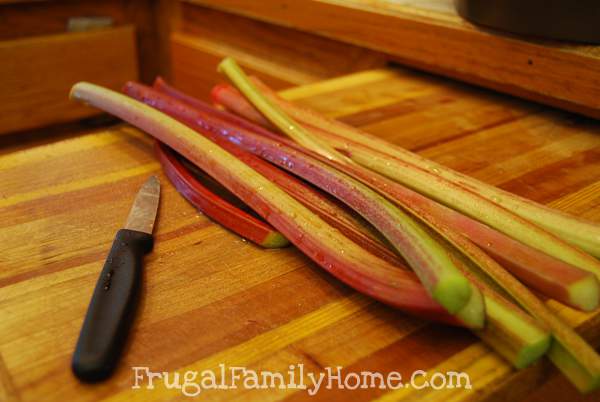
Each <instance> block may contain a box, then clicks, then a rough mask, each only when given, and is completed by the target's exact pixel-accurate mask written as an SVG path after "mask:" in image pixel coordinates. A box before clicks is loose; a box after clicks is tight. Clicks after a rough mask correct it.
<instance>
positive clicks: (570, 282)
mask: <svg viewBox="0 0 600 402" xmlns="http://www.w3.org/2000/svg"><path fill="white" fill-rule="evenodd" d="M171 90H172V91H173V89H171ZM267 93H269V92H267ZM212 94H213V98H214V99H215V100H216V101H217V102H219V103H223V104H224V105H225V106H226V107H227V108H228V109H231V110H234V111H235V112H237V113H244V116H245V117H247V118H250V119H253V120H255V121H257V122H259V123H260V122H261V121H262V120H264V119H263V118H258V117H257V115H258V113H257V111H256V109H251V105H250V104H248V103H247V101H246V100H245V99H244V98H243V97H242V95H241V94H240V93H239V92H237V91H236V90H235V89H233V88H231V87H225V86H220V87H219V88H218V90H213V92H212ZM272 96H274V95H272ZM282 102H283V101H282ZM285 105H287V103H286V104H285ZM295 107H296V106H294V105H292V106H286V110H288V109H293V108H295ZM294 110H295V109H294ZM244 128H246V129H251V130H253V131H255V132H257V133H260V134H261V135H265V136H267V137H269V138H273V135H272V134H270V133H267V134H265V132H264V130H261V129H260V128H252V127H249V123H248V122H246V123H245V125H244ZM310 130H314V131H316V134H317V135H319V136H321V137H324V138H327V137H332V136H334V134H332V133H328V132H324V131H323V130H321V129H317V128H314V127H311V128H310ZM390 146H391V145H390ZM338 169H342V170H344V169H345V165H338ZM345 170H346V173H349V172H348V171H347V169H345ZM374 177H375V176H373V175H364V174H363V175H361V178H360V179H361V180H364V179H365V178H367V179H370V180H371V185H375V186H376V187H378V188H382V187H385V188H386V189H387V190H388V191H391V190H392V188H394V194H393V195H392V197H393V198H400V199H402V200H404V202H405V203H407V204H409V205H418V206H420V207H421V209H422V210H423V211H422V213H424V214H427V215H433V216H434V217H435V219H437V220H439V221H440V222H442V223H443V224H444V225H446V226H449V227H452V228H453V229H455V230H457V231H458V232H460V233H461V234H463V235H464V236H466V237H468V238H469V239H470V240H471V241H473V242H474V243H476V244H477V245H478V246H480V247H482V248H483V249H484V250H486V251H487V252H489V253H490V254H491V255H493V256H494V257H495V258H497V259H498V260H499V261H501V262H502V263H503V264H504V265H505V266H506V267H507V268H509V269H510V270H511V272H512V273H513V274H515V275H517V276H518V277H519V279H521V280H523V281H524V282H525V283H527V284H528V285H530V286H532V287H534V288H535V289H537V290H539V291H541V292H542V293H543V294H545V295H547V296H549V297H552V298H555V299H557V300H559V301H562V302H563V303H566V304H568V305H571V306H573V307H575V308H578V309H582V310H585V311H590V310H593V309H595V308H596V307H597V306H598V299H599V290H598V289H599V286H598V283H597V280H596V277H595V276H594V275H593V273H591V272H588V271H584V270H582V269H578V268H577V267H574V266H573V265H570V264H567V263H566V262H564V261H561V260H559V259H557V258H554V257H551V256H549V255H547V254H545V253H543V252H541V251H539V250H537V249H535V248H532V247H529V246H527V245H525V244H523V243H520V242H518V241H515V240H513V239H512V238H510V237H509V236H507V235H506V234H503V233H501V232H498V231H496V230H495V229H492V228H490V227H488V226H487V225H484V224H482V223H480V222H478V221H476V220H474V219H472V218H469V217H468V216H465V215H462V214H461V213H458V212H456V211H454V210H452V209H450V208H447V207H445V206H443V205H441V204H438V203H437V202H435V201H433V200H430V199H428V198H427V197H424V196H423V195H421V194H419V193H417V192H415V191H412V190H410V189H408V188H406V187H401V186H395V187H394V184H393V182H391V183H390V182H389V180H385V179H383V178H379V179H377V180H375V179H374ZM373 180H375V181H373Z"/></svg>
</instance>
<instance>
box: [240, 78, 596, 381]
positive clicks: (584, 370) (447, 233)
mask: <svg viewBox="0 0 600 402" xmlns="http://www.w3.org/2000/svg"><path fill="white" fill-rule="evenodd" d="M234 82H235V81H234ZM242 92H244V89H243V88H242ZM244 94H245V95H247V94H246V93H244ZM255 97H256V94H255ZM252 99H253V98H250V100H251V101H252ZM263 106H264V105H263ZM259 110H261V112H263V113H264V110H262V109H261V108H260V107H259ZM272 113H279V112H278V111H273V110H271V111H270V113H269V114H266V115H267V117H269V118H270V117H271V114H272ZM270 120H271V121H273V119H271V118H270ZM278 127H279V125H278ZM279 128H281V127H279ZM239 131H240V132H241V131H243V130H239ZM234 136H235V137H236V139H235V140H236V142H238V143H241V138H240V137H241V136H240V135H235V134H234ZM269 141H271V140H269V139H266V138H264V139H263V144H265V143H266V144H268V142H269ZM267 147H268V145H267V146H265V148H267ZM252 149H258V150H259V152H262V153H263V154H265V156H267V157H268V154H276V152H274V151H273V150H269V151H268V152H264V151H263V150H262V149H259V148H258V147H256V145H254V146H253V148H252ZM309 152H310V151H309V150H307V151H306V153H309ZM294 156H296V155H294ZM317 156H318V157H321V160H322V161H325V162H326V163H329V164H331V165H333V166H336V167H338V168H339V169H340V170H343V169H355V170H356V172H357V173H358V174H363V175H365V176H367V177H375V178H377V177H378V176H377V175H376V173H374V172H371V173H369V174H368V173H365V171H364V170H363V169H356V168H355V167H354V166H353V165H351V164H345V163H339V162H337V161H334V160H331V159H330V158H322V155H317ZM371 157H373V154H371ZM288 159H289V155H288ZM298 159H302V158H301V157H300V158H298ZM296 160H297V159H295V160H294V162H296ZM363 162H364V164H365V165H367V166H369V165H372V163H371V162H366V159H365V160H363ZM293 166H295V163H294V165H293ZM378 167H379V168H378V169H374V170H375V171H382V170H383V172H382V173H384V174H385V171H386V170H385V168H384V167H380V166H378ZM342 168H343V169H342ZM403 168H404V169H405V170H407V171H410V174H412V175H414V176H416V177H417V178H416V181H417V182H421V181H425V180H431V181H433V183H434V184H436V185H437V187H439V188H441V189H443V190H444V191H446V192H449V193H451V194H450V195H449V197H450V198H452V197H455V198H456V199H457V200H460V201H462V202H467V205H468V206H469V208H481V209H483V210H484V211H485V212H486V213H489V214H492V215H494V214H497V215H500V216H501V217H503V218H504V219H507V218H511V216H510V213H509V212H508V211H506V210H504V209H503V208H502V207H499V206H497V205H496V204H494V203H486V202H480V200H478V199H475V197H476V195H475V194H472V193H470V192H469V191H462V190H461V189H460V188H458V186H454V185H453V183H450V182H446V181H444V180H440V179H439V178H437V177H436V176H433V177H430V175H427V173H428V172H424V171H423V173H424V174H422V173H421V172H420V171H419V170H420V169H412V170H411V169H410V167H408V166H406V164H403ZM358 174H357V175H358ZM363 182H366V180H363ZM371 185H373V184H372V183H371ZM416 186H417V187H418V188H420V189H422V188H423V187H425V188H427V189H429V192H427V191H426V192H425V193H426V194H428V195H431V194H430V193H434V194H439V191H440V189H439V188H435V187H436V186H429V187H428V186H421V187H419V186H418V185H416ZM374 187H375V186H374ZM378 190H379V191H380V192H381V193H383V194H386V187H385V186H381V187H378ZM395 201H397V202H399V203H400V204H401V205H402V206H404V207H405V208H407V209H409V210H411V209H410V207H411V206H410V205H407V204H406V205H405V204H403V201H402V200H398V199H395ZM488 204H489V205H488ZM412 211H413V212H415V214H416V215H417V216H420V217H421V218H422V219H423V220H424V221H426V222H428V223H429V224H430V226H431V227H432V228H433V229H435V230H436V231H437V232H438V233H439V234H441V235H442V236H443V237H444V238H445V239H446V240H448V241H449V242H450V243H451V244H453V245H454V246H456V247H457V248H458V250H460V251H461V252H462V253H463V254H464V256H466V257H468V258H469V259H470V261H472V262H473V263H474V264H475V265H474V266H471V267H470V269H471V272H474V273H480V274H481V275H482V276H483V275H487V276H489V277H490V278H491V279H492V280H493V281H494V282H495V283H496V284H497V285H498V286H500V287H501V288H502V289H504V290H505V291H506V292H508V293H509V294H510V296H512V297H513V298H514V299H515V300H517V301H518V302H519V304H521V306H522V307H523V308H525V309H526V310H527V311H528V312H529V313H530V314H532V315H533V316H534V317H536V318H537V319H539V320H540V321H542V322H543V323H544V324H545V325H547V326H548V327H549V328H550V330H551V331H552V333H553V336H554V337H555V340H556V345H558V346H554V347H553V349H552V351H551V354H550V358H551V359H552V361H553V362H554V363H555V364H556V365H557V367H558V368H559V369H561V370H562V371H563V372H564V373H565V374H566V375H567V376H568V377H569V378H570V379H571V380H572V381H573V383H574V384H575V385H576V386H578V387H579V389H581V390H582V391H589V390H591V389H593V388H596V387H597V386H598V385H599V384H600V357H599V356H598V354H596V352H595V351H594V349H593V348H592V347H591V346H590V345H589V344H587V343H586V342H585V341H584V340H583V339H582V338H581V337H580V336H579V335H577V334H576V333H575V332H574V331H573V330H572V329H571V328H570V327H569V326H568V325H566V324H565V323H563V322H562V321H561V320H560V319H559V318H558V317H556V316H555V315H554V314H552V313H551V312H550V311H549V310H548V308H547V307H546V306H545V305H544V304H543V303H542V302H541V301H540V300H539V299H538V298H537V297H536V296H535V295H533V294H532V293H531V292H530V291H529V290H528V289H527V288H526V287H525V286H524V285H523V284H521V283H520V282H519V281H518V280H516V279H515V278H514V277H513V276H512V275H510V274H509V273H508V272H507V271H506V270H504V269H503V268H502V267H501V266H500V265H498V264H497V263H496V262H495V261H494V260H492V259H491V258H490V257H488V256H487V255H486V254H485V253H484V252H483V251H481V250H480V249H479V248H478V247H476V246H475V245H474V244H473V243H471V242H469V241H468V240H467V239H466V238H464V237H463V236H462V235H460V234H458V233H455V232H453V231H451V230H448V228H447V227H444V226H443V225H440V224H439V223H438V222H436V220H435V219H432V217H431V216H427V215H425V214H424V213H423V214H421V213H420V212H419V211H418V210H417V209H416V208H414V206H413V209H412ZM463 212H464V210H463ZM484 215H485V213H484ZM512 219H514V222H517V223H522V225H521V226H519V225H516V229H520V230H524V231H526V230H529V231H531V232H533V234H534V236H531V237H530V238H529V239H531V238H535V237H536V236H537V237H538V238H541V240H542V241H545V242H546V244H544V246H546V247H547V246H548V245H549V244H555V245H558V246H560V245H562V244H561V242H560V240H558V239H555V238H554V237H553V236H552V235H550V234H549V233H548V232H545V231H544V230H542V229H538V228H537V227H536V226H534V225H531V224H529V223H528V222H527V221H525V220H522V219H521V221H520V218H517V217H513V218H512ZM491 221H492V222H497V216H493V217H492V219H491ZM511 222H512V221H511ZM508 227H510V224H509V225H508ZM513 235H515V236H516V237H517V238H519V235H522V233H513ZM546 235H547V236H546ZM523 237H524V238H526V239H528V236H527V235H525V236H520V238H523ZM564 245H565V248H564V249H563V251H569V252H570V253H568V252H567V254H568V255H567V257H576V253H577V252H578V250H576V249H573V250H572V251H571V250H568V246H566V244H564ZM544 251H546V250H544ZM580 254H581V255H582V256H586V255H585V254H584V253H580ZM575 259H576V260H577V258H575ZM590 259H592V260H593V258H591V257H590ZM480 270H481V271H480ZM556 350H558V351H559V352H556ZM557 355H558V357H557ZM573 364H575V365H576V367H577V369H576V370H574V368H573V367H572V365H573Z"/></svg>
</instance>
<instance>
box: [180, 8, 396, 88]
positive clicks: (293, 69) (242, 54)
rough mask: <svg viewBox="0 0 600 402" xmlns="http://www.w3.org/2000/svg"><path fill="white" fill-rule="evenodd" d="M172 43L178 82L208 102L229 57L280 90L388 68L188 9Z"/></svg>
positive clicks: (289, 33)
mask: <svg viewBox="0 0 600 402" xmlns="http://www.w3.org/2000/svg"><path fill="white" fill-rule="evenodd" d="M171 42H172V46H173V49H172V68H173V79H174V81H175V82H176V83H178V84H180V85H183V86H185V87H186V88H189V90H190V91H191V92H192V93H194V94H195V95H196V96H200V97H203V98H207V96H208V91H209V90H210V88H211V87H212V86H213V85H214V83H215V82H217V81H220V80H223V77H222V76H221V75H220V74H218V73H217V72H216V66H217V64H218V63H219V61H220V60H221V59H222V58H223V57H225V56H232V57H234V58H236V60H237V61H238V62H239V63H240V64H242V65H243V66H245V67H246V68H248V69H250V70H251V71H252V72H253V73H254V74H257V75H259V76H261V77H263V78H264V79H265V80H266V81H269V82H271V85H273V86H275V87H276V88H278V89H281V88H285V87H289V86H292V85H302V84H307V83H311V82H317V81H320V80H323V79H327V78H331V77H335V76H339V75H344V74H348V73H351V72H356V71H362V70H366V69H369V68H373V67H381V66H383V65H385V64H386V57H385V56H384V55H383V54H381V53H378V52H373V51H371V50H368V49H364V48H360V47H357V46H353V45H349V44H345V43H341V42H337V41H333V40H330V39H326V38H322V37H319V36H316V35H312V34H308V33H304V32H301V31H298V30H295V29H289V28H284V27H280V26H277V25H273V24H267V23H264V22H261V21H256V20H252V19H248V18H244V17H240V16H236V15H234V14H230V13H223V12H220V11H215V10H212V9H210V8H206V7H198V6H196V5H191V4H187V3H183V4H182V6H181V21H180V24H179V29H178V32H177V33H176V34H175V35H174V36H173V38H172V41H171Z"/></svg>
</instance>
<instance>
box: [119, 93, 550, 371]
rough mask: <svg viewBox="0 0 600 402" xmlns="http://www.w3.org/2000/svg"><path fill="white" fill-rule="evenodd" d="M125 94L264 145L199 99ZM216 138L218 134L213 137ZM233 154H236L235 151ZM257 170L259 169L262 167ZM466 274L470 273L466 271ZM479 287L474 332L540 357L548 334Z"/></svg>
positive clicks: (510, 352) (203, 127)
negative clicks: (480, 320) (481, 320)
mask: <svg viewBox="0 0 600 402" xmlns="http://www.w3.org/2000/svg"><path fill="white" fill-rule="evenodd" d="M172 90H173V89H172V88H171V91H172ZM129 93H130V95H133V96H135V97H136V98H137V99H143V100H144V102H147V103H148V104H150V105H152V106H153V107H155V108H157V109H159V110H161V111H165V112H167V113H168V114H169V115H171V116H173V117H175V118H176V119H178V120H180V121H181V122H183V123H184V124H187V125H188V126H189V127H191V128H195V129H197V130H198V131H199V132H200V133H202V134H203V135H205V136H207V137H208V138H213V137H215V133H217V132H218V133H220V134H221V135H222V134H223V133H229V134H230V135H233V136H234V137H235V138H236V141H234V143H235V144H237V146H239V147H241V148H242V149H243V148H244V147H243V146H242V144H245V145H249V147H250V148H252V149H254V150H255V151H256V150H257V149H258V148H261V147H264V145H266V144H262V145H259V143H254V144H248V143H246V142H247V140H249V139H250V138H251V137H252V134H250V133H245V134H244V136H245V137H246V138H245V139H244V138H242V137H240V136H239V135H241V134H242V133H241V132H240V131H237V129H236V128H237V127H236V126H235V125H232V123H231V121H232V119H231V118H230V116H226V115H224V114H222V113H215V112H216V111H215V110H213V109H210V108H207V106H206V105H204V104H198V102H199V101H196V102H193V103H189V104H187V105H183V104H181V103H177V102H176V101H174V100H173V99H170V98H164V97H163V96H162V94H158V93H151V92H150V91H144V93H141V92H139V91H137V92H129ZM177 95H180V97H181V95H182V94H177ZM190 105H193V108H194V109H192V107H190ZM201 111H202V112H201ZM211 111H212V112H213V113H212V114H209V115H207V114H206V113H210V112H211ZM220 118H223V119H224V120H221V119H220ZM234 133H236V134H234ZM218 138H219V137H217V138H215V139H218ZM219 143H220V142H219ZM223 145H224V144H223ZM275 145H276V146H275V147H274V148H275V149H277V148H278V147H277V145H279V146H280V147H282V148H284V145H283V144H275ZM227 149H228V150H229V151H230V152H233V151H234V150H232V149H230V147H228V148H227ZM233 153H234V154H235V155H238V153H237V152H233ZM282 156H285V155H282ZM288 156H291V155H289V154H287V156H285V157H286V158H287V157H288ZM244 161H246V159H244ZM289 161H290V160H289V159H288V162H289ZM287 165H288V167H289V165H290V164H289V163H287ZM250 166H252V167H256V166H261V165H260V164H258V165H254V164H251V165H250ZM259 171H260V172H262V170H259ZM267 177H270V176H267ZM278 184H280V185H282V184H285V183H280V182H279V183H278ZM330 184H332V183H330ZM283 188H285V189H286V190H288V188H287V187H285V186H283ZM293 195H294V196H296V195H297V193H296V192H293ZM305 201H307V200H305V199H303V202H305ZM310 203H320V201H319V200H312V201H309V204H310ZM322 212H323V211H321V210H320V211H319V214H321V213H322ZM330 212H331V211H328V212H326V213H325V215H328V214H329V213H330ZM444 247H448V245H447V244H446V243H444ZM448 252H449V255H451V256H453V258H456V257H455V256H456V255H457V252H456V251H453V249H452V248H449V249H448ZM457 262H460V263H461V264H462V262H461V261H460V260H457ZM461 269H463V268H461ZM469 275H471V274H470V273H469ZM387 280H388V281H391V282H392V283H393V282H394V281H395V279H394V277H393V276H389V277H388V278H387ZM480 286H481V285H480V284H478V287H480ZM482 289H483V291H484V296H485V298H486V300H489V303H490V305H491V306H492V309H491V310H490V313H489V319H488V321H487V325H486V327H485V328H484V329H483V330H480V331H477V335H478V336H480V337H481V338H482V339H484V341H485V342H486V343H488V344H489V345H490V346H491V347H493V348H494V349H495V350H497V351H498V352H499V353H500V354H501V355H503V356H504V357H506V358H507V359H508V360H509V361H511V362H512V363H513V364H514V365H515V367H523V366H525V365H527V364H529V363H531V362H532V361H534V360H535V359H537V358H538V357H539V356H541V355H542V354H543V353H544V350H545V348H546V346H547V344H548V338H549V337H548V333H547V331H544V330H541V329H540V328H539V326H538V324H537V323H536V322H534V321H533V320H532V319H531V318H530V317H529V316H527V315H526V314H525V313H523V312H522V310H520V309H518V308H517V307H516V306H514V305H513V304H512V303H509V302H507V301H506V300H503V299H502V298H501V297H500V296H497V295H495V294H494V292H493V290H490V289H489V288H485V287H482ZM483 308H484V303H483V298H482V294H481V293H480V292H472V293H471V298H470V299H469V302H468V303H467V304H466V305H465V306H464V307H463V309H462V310H461V312H459V314H457V316H458V317H459V318H461V317H462V318H463V321H465V320H466V318H464V317H469V316H480V315H481V312H482V311H483Z"/></svg>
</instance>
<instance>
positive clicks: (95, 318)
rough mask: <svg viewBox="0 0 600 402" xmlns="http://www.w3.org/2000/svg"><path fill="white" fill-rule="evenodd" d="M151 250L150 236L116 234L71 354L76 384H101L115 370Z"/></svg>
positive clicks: (121, 232)
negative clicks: (143, 264)
mask: <svg viewBox="0 0 600 402" xmlns="http://www.w3.org/2000/svg"><path fill="white" fill-rule="evenodd" d="M152 246H153V239H152V235H149V234H147V233H143V232H138V231H135V230H128V229H121V230H119V231H118V232H117V235H116V236H115V240H114V241H113V244H112V248H111V249H110V253H109V254H108V257H107V258H106V262H105V263H104V268H103V269H102V273H101V274H100V278H98V282H97V283H96V288H95V290H94V294H93V296H92V300H91V302H90V305H89V307H88V311H87V313H86V315H85V320H84V322H83V326H82V327H81V332H80V334H79V340H78V341H77V346H76V348H75V353H74V354H73V361H72V365H71V367H72V370H73V373H75V375H76V376H77V378H79V379H80V380H82V381H86V382H95V381H100V380H103V379H105V378H107V377H108V376H109V375H110V374H111V373H112V371H113V369H114V368H115V366H116V364H117V361H118V358H119V355H120V353H121V350H122V349H123V346H124V344H125V340H126V338H127V333H128V331H129V327H130V326H131V322H132V320H133V314H134V312H135V308H136V306H137V301H138V296H139V291H140V287H141V286H140V285H141V279H142V258H143V256H144V254H147V253H148V252H150V250H152Z"/></svg>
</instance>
